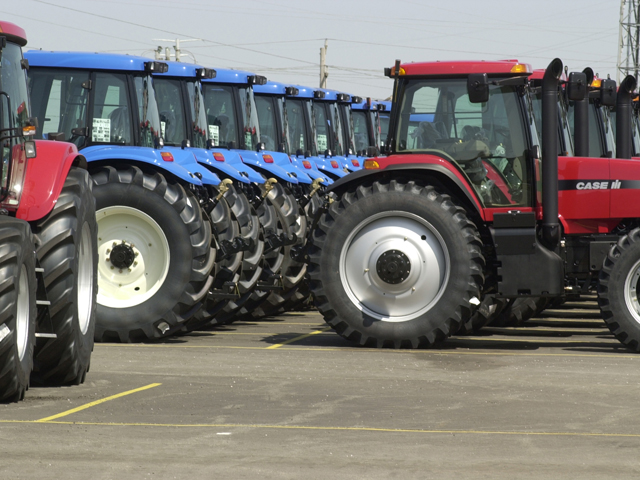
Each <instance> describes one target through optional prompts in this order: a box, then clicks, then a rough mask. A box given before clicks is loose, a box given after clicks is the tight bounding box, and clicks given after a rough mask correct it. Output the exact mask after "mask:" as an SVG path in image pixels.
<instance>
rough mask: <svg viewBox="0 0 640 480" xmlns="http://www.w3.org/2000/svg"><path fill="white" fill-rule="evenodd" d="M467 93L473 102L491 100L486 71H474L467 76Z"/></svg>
mask: <svg viewBox="0 0 640 480" xmlns="http://www.w3.org/2000/svg"><path fill="white" fill-rule="evenodd" d="M467 93H468V94H469V101H470V102H471V103H485V102H488V101H489V79H488V78H487V74H486V73H472V74H471V75H469V78H467Z"/></svg>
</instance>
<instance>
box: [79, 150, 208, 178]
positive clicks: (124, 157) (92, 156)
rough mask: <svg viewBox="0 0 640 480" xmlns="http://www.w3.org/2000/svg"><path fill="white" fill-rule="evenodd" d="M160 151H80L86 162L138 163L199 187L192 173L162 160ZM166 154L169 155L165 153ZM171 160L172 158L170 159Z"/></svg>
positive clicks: (171, 162)
mask: <svg viewBox="0 0 640 480" xmlns="http://www.w3.org/2000/svg"><path fill="white" fill-rule="evenodd" d="M161 152H162V150H156V149H154V148H149V147H129V146H117V145H105V146H92V147H87V148H84V149H83V150H82V154H83V155H84V156H85V158H86V159H87V162H89V163H92V162H103V163H106V164H108V163H109V162H122V163H128V162H138V163H145V164H148V165H150V166H152V167H154V169H157V170H166V171H167V172H169V173H171V174H172V175H173V176H175V177H176V178H179V179H180V180H183V181H185V182H187V183H192V184H194V185H198V186H201V185H202V182H201V181H200V179H199V178H198V177H196V176H195V173H194V172H191V171H189V170H187V168H185V167H184V166H182V165H180V164H179V163H178V162H176V161H175V160H173V161H167V160H163V157H162V155H161ZM167 153H170V152H168V151H167ZM172 158H173V157H172Z"/></svg>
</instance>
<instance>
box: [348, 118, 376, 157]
mask: <svg viewBox="0 0 640 480" xmlns="http://www.w3.org/2000/svg"><path fill="white" fill-rule="evenodd" d="M369 115H371V114H370V112H368V111H367V110H354V111H353V112H351V116H352V118H353V138H354V141H355V147H356V148H355V150H356V152H361V151H363V150H364V151H366V150H367V147H368V146H369V145H370V144H371V142H370V140H369V127H368V122H367V116H369ZM373 145H376V143H375V142H374V143H373Z"/></svg>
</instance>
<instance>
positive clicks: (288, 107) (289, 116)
mask: <svg viewBox="0 0 640 480" xmlns="http://www.w3.org/2000/svg"><path fill="white" fill-rule="evenodd" d="M284 107H285V114H286V115H285V118H286V125H287V136H288V137H289V141H290V142H291V143H290V145H291V151H292V152H297V151H298V150H301V151H302V152H303V153H304V152H306V151H309V152H311V155H312V156H316V155H318V147H316V142H315V141H314V139H315V138H316V134H315V125H314V122H312V121H311V101H310V100H299V99H294V98H287V99H286V100H285V103H284ZM306 125H309V126H310V127H311V128H310V129H309V130H308V129H307V128H306ZM310 136H311V137H310ZM326 148H327V147H326V146H325V149H326ZM322 151H324V150H322Z"/></svg>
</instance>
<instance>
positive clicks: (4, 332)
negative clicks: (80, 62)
mask: <svg viewBox="0 0 640 480" xmlns="http://www.w3.org/2000/svg"><path fill="white" fill-rule="evenodd" d="M26 43H27V40H26V35H25V32H24V30H23V29H21V28H20V27H18V26H16V25H14V24H12V23H8V22H1V21H0V149H1V150H0V152H1V154H2V178H1V183H0V400H1V401H19V400H21V399H22V398H23V397H24V393H25V391H26V390H27V388H28V387H29V382H30V378H31V377H32V376H33V377H34V379H35V380H36V381H38V382H41V383H45V384H49V385H72V384H80V383H82V382H84V379H85V375H86V373H87V371H88V370H89V362H90V358H91V351H92V350H93V331H94V328H95V308H96V294H97V269H96V264H97V261H98V259H97V248H96V237H97V235H96V232H97V226H96V216H95V201H94V198H93V195H92V191H91V182H90V179H89V175H88V173H87V170H86V161H85V159H84V157H83V156H82V155H79V154H78V150H77V148H76V147H75V146H74V145H73V144H69V143H63V142H56V141H44V140H42V141H33V140H31V139H30V136H32V135H34V133H35V130H36V128H35V125H34V121H33V120H32V119H31V118H30V117H29V108H30V105H29V97H28V94H27V78H26V75H25V73H26V69H27V68H28V66H29V65H28V63H27V62H26V61H25V60H24V59H23V57H22V49H21V47H23V46H24V45H25V44H26Z"/></svg>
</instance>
